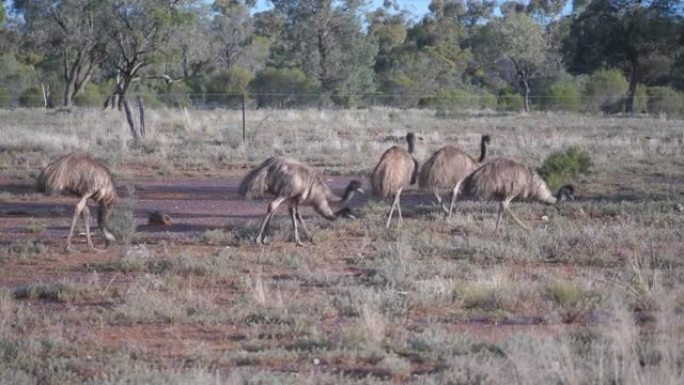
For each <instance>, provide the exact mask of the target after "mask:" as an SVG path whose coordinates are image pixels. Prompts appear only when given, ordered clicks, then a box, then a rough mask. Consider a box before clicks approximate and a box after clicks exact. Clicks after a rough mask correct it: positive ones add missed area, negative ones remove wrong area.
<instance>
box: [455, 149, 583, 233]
mask: <svg viewBox="0 0 684 385" xmlns="http://www.w3.org/2000/svg"><path fill="white" fill-rule="evenodd" d="M462 191H463V194H464V198H466V199H468V198H469V199H479V200H495V201H498V202H500V207H499V212H498V214H497V219H496V230H498V228H499V221H500V219H501V213H502V211H506V212H508V213H509V214H510V215H511V216H512V217H513V219H514V220H515V221H516V222H517V223H518V224H519V225H520V226H521V227H523V228H525V229H526V230H529V228H528V227H527V226H525V225H524V224H523V223H522V222H521V221H520V220H519V219H518V218H517V217H516V216H515V214H513V212H512V211H510V208H509V204H510V202H511V201H512V200H514V199H519V200H536V201H539V202H542V203H546V204H549V205H554V204H557V203H559V202H561V201H563V200H565V199H574V197H573V194H574V188H573V187H572V186H570V185H565V186H562V187H561V188H560V189H559V190H558V192H557V193H556V195H554V194H553V193H552V192H551V190H550V189H549V187H548V186H547V185H546V183H545V182H544V180H543V179H542V178H541V177H540V176H539V175H538V174H537V172H536V171H535V170H534V169H533V168H531V167H528V166H526V165H524V164H522V163H520V162H516V161H514V160H511V159H504V158H500V159H495V160H492V161H491V162H489V163H486V164H485V165H483V166H482V167H480V168H478V169H477V170H475V171H474V172H473V173H471V174H470V175H468V176H467V177H466V178H465V180H464V181H463V189H462ZM496 230H495V231H496Z"/></svg>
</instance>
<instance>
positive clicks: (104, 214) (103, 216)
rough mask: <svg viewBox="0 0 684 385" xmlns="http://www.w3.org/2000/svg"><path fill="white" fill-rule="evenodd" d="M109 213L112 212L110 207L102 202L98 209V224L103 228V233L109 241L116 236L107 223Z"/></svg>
mask: <svg viewBox="0 0 684 385" xmlns="http://www.w3.org/2000/svg"><path fill="white" fill-rule="evenodd" d="M109 214H111V211H110V207H109V206H108V205H106V204H104V203H100V207H99V208H98V211H97V225H98V226H99V227H100V229H101V230H102V233H104V235H105V238H107V241H113V240H114V236H113V235H112V233H111V232H110V231H109V226H108V225H107V220H108V219H109Z"/></svg>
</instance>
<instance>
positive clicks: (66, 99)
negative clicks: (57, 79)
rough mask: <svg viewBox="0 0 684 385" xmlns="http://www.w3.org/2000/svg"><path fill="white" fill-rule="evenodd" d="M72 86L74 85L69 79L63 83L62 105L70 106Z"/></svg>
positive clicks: (72, 93)
mask: <svg viewBox="0 0 684 385" xmlns="http://www.w3.org/2000/svg"><path fill="white" fill-rule="evenodd" d="M73 88H74V85H73V83H72V82H71V81H69V80H67V82H66V83H65V87H64V107H71V104H72V103H73V95H74V92H72V90H73Z"/></svg>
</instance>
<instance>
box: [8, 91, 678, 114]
mask: <svg viewBox="0 0 684 385" xmlns="http://www.w3.org/2000/svg"><path fill="white" fill-rule="evenodd" d="M455 91H456V92H453V91H452V92H444V93H431V94H430V93H425V94H422V93H414V94H411V93H397V94H378V93H372V94H355V93H348V94H344V93H329V94H326V93H295V92H292V93H235V94H231V93H153V92H132V93H130V94H129V95H127V98H129V99H137V98H140V99H142V100H143V102H144V103H145V105H146V106H148V107H151V108H157V107H170V108H174V107H175V108H183V107H191V108H195V109H219V108H220V109H233V110H239V109H243V110H252V109H260V108H273V109H302V108H319V109H343V108H369V107H394V108H423V109H433V110H435V112H436V113H437V114H438V115H442V116H450V115H454V114H462V113H468V112H473V111H493V112H515V111H521V110H524V108H525V104H526V103H525V98H524V97H523V96H522V95H520V94H516V93H511V92H507V93H501V94H499V95H494V94H491V93H479V94H477V93H468V91H463V90H455ZM475 92H477V91H475ZM105 100H106V98H105V97H104V96H103V95H101V94H88V93H82V94H80V95H77V96H76V97H75V98H74V100H73V104H74V105H76V106H86V107H102V106H103V105H104V103H105ZM527 100H528V103H527V104H528V106H529V108H530V110H533V111H557V112H580V113H582V112H588V113H604V114H617V113H624V112H626V111H627V105H628V103H627V102H628V97H627V96H626V95H619V94H609V93H606V94H598V95H582V94H579V93H572V94H566V95H529V96H528V97H527ZM62 104H63V103H62V100H61V95H57V94H51V95H45V94H43V93H32V94H30V93H29V94H27V93H24V94H21V95H9V94H5V95H1V94H0V107H48V108H50V107H59V106H60V105H62ZM632 112H634V113H649V114H663V113H664V114H667V115H668V116H673V117H679V116H684V95H682V94H676V93H675V94H674V95H670V96H669V97H663V96H658V97H652V96H651V97H649V96H647V95H643V94H642V95H637V96H636V97H635V99H634V101H633V110H632Z"/></svg>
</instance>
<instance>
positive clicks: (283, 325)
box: [0, 108, 684, 384]
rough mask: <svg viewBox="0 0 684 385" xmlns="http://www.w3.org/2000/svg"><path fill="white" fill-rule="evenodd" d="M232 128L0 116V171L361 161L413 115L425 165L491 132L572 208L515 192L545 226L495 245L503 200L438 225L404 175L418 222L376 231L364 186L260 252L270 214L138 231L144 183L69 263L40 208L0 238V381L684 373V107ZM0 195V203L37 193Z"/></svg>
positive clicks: (383, 113) (334, 168)
mask: <svg viewBox="0 0 684 385" xmlns="http://www.w3.org/2000/svg"><path fill="white" fill-rule="evenodd" d="M240 119H241V116H240V113H239V112H235V111H224V110H216V111H197V110H164V109H159V110H153V111H149V113H148V124H147V127H148V134H147V136H146V139H145V140H144V142H143V143H141V144H137V145H136V144H135V143H134V142H133V141H132V139H131V135H130V132H129V129H128V127H127V126H126V125H125V124H124V123H122V117H121V115H119V113H117V112H112V111H105V112H103V111H100V110H87V109H84V110H80V109H77V110H74V111H73V112H71V113H61V114H56V113H53V112H45V110H21V109H19V110H15V111H0V122H1V123H0V138H1V139H0V145H1V146H2V148H3V151H2V152H0V175H1V176H2V177H1V180H3V181H4V183H3V185H8V184H22V183H24V184H28V183H31V181H32V178H33V177H35V175H36V174H37V172H38V170H39V169H40V167H41V166H42V165H43V163H44V162H47V161H48V160H51V159H54V158H55V157H56V156H57V155H60V154H63V153H65V152H69V151H73V150H84V151H89V152H92V153H93V154H95V155H97V156H99V157H103V158H105V159H106V160H107V162H108V164H109V165H110V167H111V169H112V170H113V172H114V174H115V178H116V180H117V181H118V182H119V184H120V185H121V189H122V190H125V189H126V186H127V184H128V182H129V181H130V180H132V178H136V177H141V176H145V177H152V178H155V177H165V178H166V177H168V178H173V177H179V176H183V177H192V178H204V177H212V178H223V177H226V178H229V177H235V176H240V175H242V174H244V173H245V172H246V169H247V167H250V166H253V165H255V164H257V163H259V162H261V161H262V160H263V159H264V158H265V157H267V156H270V155H272V154H273V153H282V154H287V155H289V156H293V157H296V158H298V159H301V160H304V161H306V162H308V163H310V164H312V165H314V166H315V167H317V168H318V169H319V170H321V171H323V172H325V173H326V174H337V175H357V176H364V175H367V174H368V173H369V171H370V169H371V168H372V167H373V165H374V163H375V161H377V158H378V157H379V155H380V154H381V153H382V151H384V149H386V148H387V147H389V146H390V145H392V144H394V143H395V142H396V141H399V140H401V138H402V137H403V135H404V134H405V132H406V131H407V130H413V131H414V132H416V134H417V135H418V136H419V137H420V138H422V141H420V140H419V141H418V144H417V157H418V159H419V160H424V159H426V158H427V157H428V156H429V154H430V153H431V151H434V150H436V149H437V148H439V147H440V146H442V145H444V144H447V143H451V144H456V145H458V146H459V147H461V148H463V149H465V150H466V151H468V152H470V153H473V154H475V153H477V151H478V148H477V147H478V143H479V138H480V135H481V134H490V135H492V144H491V145H490V152H491V156H492V157H497V156H506V157H511V158H514V159H517V160H520V161H523V162H525V163H527V164H529V165H532V166H535V167H539V168H540V171H541V170H545V171H543V172H542V174H544V175H545V176H546V177H556V178H561V179H562V180H560V181H558V183H566V182H572V183H574V184H575V185H576V187H577V190H576V196H577V200H576V201H574V202H570V203H568V204H565V205H563V206H561V208H560V210H558V211H556V210H555V209H553V208H548V207H545V206H541V205H538V204H525V203H519V204H514V206H513V209H514V210H515V212H516V214H518V215H519V216H520V217H521V218H524V220H525V221H526V222H527V223H529V224H530V225H532V232H530V233H527V232H524V231H523V230H522V229H520V228H519V227H517V226H515V225H514V223H512V221H510V220H509V221H508V222H507V223H506V225H505V226H504V229H503V231H502V232H501V234H500V235H499V236H495V235H494V234H493V229H494V220H495V211H496V207H495V205H494V204H483V203H478V202H464V203H460V204H459V205H458V206H457V212H456V213H455V215H454V217H453V218H452V220H451V221H450V222H445V221H444V219H443V218H442V212H441V209H439V208H438V207H437V206H433V205H432V204H431V203H429V202H430V199H431V196H430V195H429V194H426V195H425V196H424V199H423V198H421V193H419V192H417V191H415V190H409V191H408V192H407V193H406V197H407V198H406V201H407V202H410V203H406V204H405V205H404V216H405V221H404V225H403V227H401V228H392V229H390V230H385V228H384V218H385V215H386V210H387V209H388V207H389V205H387V204H386V203H382V202H376V201H369V202H367V203H366V204H365V205H363V206H362V207H359V208H357V209H356V210H358V212H359V214H360V218H359V219H357V220H353V221H348V220H339V221H337V222H334V223H329V222H325V221H322V220H320V219H312V222H311V225H314V227H316V228H315V229H314V230H315V231H314V238H315V241H316V243H315V245H311V246H309V247H306V248H300V247H296V246H294V243H292V242H289V237H290V233H291V231H290V224H289V221H288V220H287V218H286V216H285V215H282V216H278V217H276V219H275V220H274V222H275V224H274V226H275V227H276V229H274V230H273V231H272V235H273V238H274V239H273V240H272V243H271V245H269V246H267V247H256V246H254V245H253V237H254V235H255V234H256V232H257V230H258V220H246V221H245V223H243V224H242V225H239V226H235V227H234V228H225V229H207V230H204V231H202V230H199V231H194V232H189V233H186V234H178V233H175V234H170V235H168V236H166V237H164V238H163V239H161V240H159V239H155V240H150V239H147V238H145V236H144V234H135V233H134V232H133V231H134V230H133V229H132V228H131V217H130V216H131V215H132V210H133V208H134V207H135V196H134V194H132V195H131V196H129V197H125V198H124V199H123V201H122V202H121V205H120V206H119V210H120V211H119V213H118V215H119V222H118V223H119V225H118V226H119V227H120V228H122V229H124V230H125V231H128V236H129V238H128V240H127V242H126V243H121V244H118V245H116V246H114V247H112V248H110V249H109V250H108V251H107V252H103V253H87V252H85V251H81V252H75V253H71V254H64V253H62V251H61V249H60V245H61V244H62V242H63V238H56V239H52V238H49V237H46V236H45V226H46V225H45V222H41V221H39V220H38V219H36V221H35V222H29V225H27V226H25V228H23V229H19V230H13V231H18V233H19V234H22V235H23V238H22V239H23V240H17V241H10V242H9V243H7V244H5V245H3V247H2V249H1V250H0V265H1V266H2V270H3V274H2V278H0V283H1V285H2V287H1V288H0V357H2V359H1V360H0V383H3V384H5V383H6V384H33V383H41V384H71V383H80V382H85V383H93V384H124V383H127V384H130V383H136V384H154V383H159V384H167V383H175V384H217V383H219V384H222V383H225V384H288V383H291V384H301V383H311V384H375V383H378V384H379V383H406V384H510V383H520V384H549V383H558V384H589V383H594V384H616V383H620V384H650V383H659V384H680V383H682V382H683V381H684V353H683V352H684V314H683V312H684V285H683V284H682V283H683V279H684V263H683V261H682V255H684V242H683V241H682V240H683V239H684V213H683V212H682V206H681V205H682V201H683V200H684V184H683V183H684V182H683V181H684V171H683V170H684V157H683V156H682V155H684V154H683V153H684V150H683V149H684V147H683V145H682V139H683V138H682V135H683V134H684V132H682V122H681V121H670V120H665V119H659V118H649V117H635V118H627V117H615V118H604V117H594V116H588V115H572V114H567V115H566V114H529V115H517V114H516V115H487V114H480V115H477V114H475V115H473V114H471V115H461V116H458V117H456V118H448V119H447V118H441V117H437V116H436V115H435V113H434V111H429V110H395V109H384V108H373V109H368V110H340V111H330V110H299V111H295V110H256V111H248V112H247V141H246V142H243V141H242V133H241V121H240ZM559 170H560V171H559ZM568 170H570V171H568ZM559 173H560V174H561V175H558V174H559ZM2 188H3V187H2V186H0V189H2ZM1 194H2V195H1V196H0V202H2V204H3V206H2V207H3V208H4V209H3V210H10V207H11V204H12V203H13V202H27V201H30V202H40V201H41V199H42V196H41V195H37V194H30V193H29V194H20V193H13V192H11V191H10V190H7V191H4V192H2V193H1ZM0 214H3V217H2V218H7V215H5V214H7V212H2V213H0ZM259 214H260V213H259ZM544 215H545V216H547V217H548V220H543V219H542V216H544ZM67 216H68V217H69V218H70V213H65V214H64V219H63V221H64V224H65V226H66V223H67V222H66V221H67V220H68V219H67ZM2 218H0V222H2V221H3V219H2ZM50 221H51V222H50V223H52V224H54V222H59V221H62V219H55V218H52V219H50ZM126 229H128V230H126ZM6 230H7V228H6V227H4V226H3V230H2V231H6Z"/></svg>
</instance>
